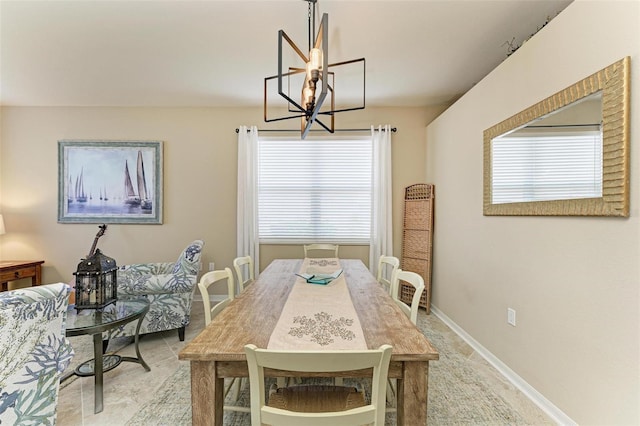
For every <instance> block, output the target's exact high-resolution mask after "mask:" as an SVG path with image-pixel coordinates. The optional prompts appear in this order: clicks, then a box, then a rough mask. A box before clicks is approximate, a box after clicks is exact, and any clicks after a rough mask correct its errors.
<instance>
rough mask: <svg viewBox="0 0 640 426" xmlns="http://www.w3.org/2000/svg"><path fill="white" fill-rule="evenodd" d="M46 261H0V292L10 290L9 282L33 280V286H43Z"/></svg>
mask: <svg viewBox="0 0 640 426" xmlns="http://www.w3.org/2000/svg"><path fill="white" fill-rule="evenodd" d="M43 263H44V260H0V284H1V285H2V288H1V289H0V291H7V290H8V289H9V285H8V282H9V281H15V280H20V279H22V278H31V285H32V286H35V285H40V284H42V267H41V265H42V264H43Z"/></svg>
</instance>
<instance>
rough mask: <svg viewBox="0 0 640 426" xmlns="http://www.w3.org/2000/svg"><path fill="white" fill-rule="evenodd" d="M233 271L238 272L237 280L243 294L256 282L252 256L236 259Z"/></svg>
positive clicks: (239, 289)
mask: <svg viewBox="0 0 640 426" xmlns="http://www.w3.org/2000/svg"><path fill="white" fill-rule="evenodd" d="M233 269H235V270H236V278H237V280H238V291H239V292H243V291H244V289H245V288H246V287H248V286H250V285H251V284H252V283H253V281H254V280H255V272H254V270H253V259H252V258H251V256H242V257H236V258H235V259H233Z"/></svg>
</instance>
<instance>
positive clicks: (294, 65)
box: [264, 0, 366, 139]
mask: <svg viewBox="0 0 640 426" xmlns="http://www.w3.org/2000/svg"><path fill="white" fill-rule="evenodd" d="M305 1H306V2H307V3H308V8H309V12H308V21H309V23H308V34H309V45H308V49H307V50H306V53H305V52H303V51H302V50H301V49H300V48H298V46H296V44H295V43H294V42H293V41H292V40H291V39H290V38H289V36H288V35H287V34H286V33H285V32H284V30H280V31H278V74H277V75H274V76H271V77H266V78H265V79H264V121H265V122H272V121H281V120H289V119H293V118H300V137H301V139H304V138H305V137H306V136H307V135H308V134H309V131H310V130H311V126H312V125H313V124H314V123H317V124H318V125H319V126H320V127H322V128H323V129H325V130H326V131H328V132H330V133H333V132H334V131H335V120H334V115H335V114H336V113H338V112H345V111H354V110H359V109H364V107H365V74H366V71H365V66H366V61H365V59H364V58H360V59H353V60H350V61H343V62H337V63H333V64H329V49H328V46H329V38H328V27H329V25H328V21H329V15H328V14H326V13H325V14H323V15H322V20H321V21H320V26H319V27H318V32H317V33H316V32H315V26H316V8H317V0H305ZM314 6H315V7H314ZM314 33H316V36H315V37H314V36H313V35H314ZM283 41H286V42H287V44H285V43H283ZM287 45H288V46H289V48H290V50H289V49H287V51H286V52H285V51H284V50H283V47H286V46H287ZM285 61H288V62H287V64H288V65H287V64H285ZM289 62H291V64H289ZM360 66H361V67H362V70H361V71H359V67H360ZM338 67H343V68H342V69H345V68H346V69H347V71H346V73H347V74H349V75H351V76H353V73H354V70H353V68H354V67H357V68H356V71H359V72H361V74H362V75H361V77H358V79H360V78H361V80H362V97H361V104H360V103H359V104H358V105H356V106H345V107H343V108H341V109H336V103H335V95H336V93H335V92H336V90H335V89H336V87H335V81H336V72H335V69H336V68H338ZM274 82H275V83H277V89H278V95H280V96H281V97H282V98H283V99H284V101H285V102H286V104H287V107H286V109H287V113H288V115H286V116H283V117H276V118H269V117H268V108H269V98H268V87H269V85H270V84H271V85H273V83H274ZM342 90H343V91H345V89H344V88H343V89H342ZM327 98H328V100H327ZM296 99H299V100H296ZM325 117H326V118H325Z"/></svg>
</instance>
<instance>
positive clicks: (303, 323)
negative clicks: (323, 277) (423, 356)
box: [267, 258, 367, 350]
mask: <svg viewBox="0 0 640 426" xmlns="http://www.w3.org/2000/svg"><path fill="white" fill-rule="evenodd" d="M340 268H341V265H340V261H339V260H338V259H337V258H330V259H308V258H307V259H305V260H304V262H303V263H302V267H301V269H300V272H301V273H333V272H334V271H336V270H338V269H340ZM267 348H268V349H299V350H318V349H327V350H336V349H337V350H340V349H367V342H366V341H365V339H364V333H363V332H362V326H361V325H360V320H359V319H358V314H357V313H356V310H355V308H354V306H353V302H352V301H351V295H350V293H349V289H348V288H347V282H346V280H345V274H344V272H343V273H342V274H341V275H340V276H339V277H338V278H336V279H335V280H333V281H332V282H330V283H329V284H327V285H320V284H309V283H307V282H306V281H305V280H304V279H303V278H301V277H296V282H295V284H294V285H293V287H292V289H291V292H290V293H289V298H288V299H287V301H286V303H285V305H284V308H283V310H282V314H281V315H280V319H279V320H278V323H277V324H276V326H275V328H274V330H273V333H272V334H271V338H270V339H269V344H268V345H267Z"/></svg>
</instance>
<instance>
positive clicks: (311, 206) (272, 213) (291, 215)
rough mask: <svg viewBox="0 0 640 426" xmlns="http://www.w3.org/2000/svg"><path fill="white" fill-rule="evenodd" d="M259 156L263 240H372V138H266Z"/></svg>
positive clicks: (365, 241)
mask: <svg viewBox="0 0 640 426" xmlns="http://www.w3.org/2000/svg"><path fill="white" fill-rule="evenodd" d="M258 158H259V160H258V163H259V164H258V223H259V236H260V242H263V243H269V242H271V243H287V242H291V243H303V242H312V241H327V242H333V243H368V242H369V239H370V234H371V232H370V229H371V185H372V184H371V181H372V143H371V139H370V138H364V139H363V138H357V139H355V138H354V139H340V140H335V139H331V140H320V139H309V138H308V139H305V140H291V139H289V140H282V139H273V138H264V139H262V138H261V139H260V141H259V153H258Z"/></svg>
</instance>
